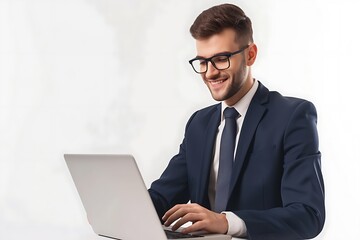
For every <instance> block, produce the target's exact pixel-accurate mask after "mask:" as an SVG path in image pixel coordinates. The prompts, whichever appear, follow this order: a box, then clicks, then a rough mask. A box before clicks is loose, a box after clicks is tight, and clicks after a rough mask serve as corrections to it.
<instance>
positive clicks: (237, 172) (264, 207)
mask: <svg viewBox="0 0 360 240" xmlns="http://www.w3.org/2000/svg"><path fill="white" fill-rule="evenodd" d="M220 111H221V105H220V104H216V105H213V106H210V107H207V108H204V109H202V110H199V111H197V112H195V113H194V114H193V115H192V116H191V118H190V119H189V121H188V123H187V125H186V130H185V136H184V139H183V142H182V144H181V145H180V150H179V153H178V154H177V155H175V156H174V157H173V158H172V159H171V161H170V163H169V165H168V166H167V168H166V169H165V171H164V173H163V174H162V175H161V177H160V179H159V180H157V181H155V182H153V184H152V185H151V188H150V189H149V193H150V196H151V198H152V200H153V203H154V205H155V208H156V210H157V212H158V215H159V217H161V216H163V214H164V213H165V212H166V211H167V210H168V209H170V208H171V207H173V206H174V205H175V204H178V203H187V202H188V201H189V200H190V201H191V202H193V203H198V204H200V205H202V206H204V207H206V208H209V209H210V204H209V199H208V185H209V173H210V168H211V164H212V160H213V152H214V143H215V137H216V133H217V130H218V126H219V124H220V116H221V113H220ZM316 122H317V115H316V109H315V107H314V105H313V104H312V103H311V102H308V101H306V100H302V99H297V98H291V97H283V96H281V95H280V94H279V93H277V92H269V90H268V89H267V88H266V87H264V86H263V85H262V84H261V83H260V84H259V87H258V89H257V91H256V93H255V95H254V97H253V99H252V101H251V103H250V106H249V108H248V110H247V113H246V117H245V119H244V122H243V126H242V129H241V133H240V137H239V142H238V147H237V151H236V156H235V163H234V168H233V171H232V172H231V173H229V174H231V179H232V181H231V186H230V196H229V200H228V204H227V210H228V211H232V212H234V213H235V214H236V215H237V216H239V217H240V218H242V219H243V220H244V221H245V224H246V227H247V230H248V237H249V239H276V240H279V239H286V240H289V239H305V238H312V237H315V236H316V235H317V234H319V233H320V232H321V230H322V228H323V225H324V221H325V206H324V184H323V178H322V173H321V169H320V156H321V155H320V152H319V149H318V145H319V144H318V135H317V128H316Z"/></svg>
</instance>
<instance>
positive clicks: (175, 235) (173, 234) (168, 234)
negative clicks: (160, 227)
mask: <svg viewBox="0 0 360 240" xmlns="http://www.w3.org/2000/svg"><path fill="white" fill-rule="evenodd" d="M164 231H165V233H166V237H167V239H180V238H197V237H204V236H201V235H192V234H186V233H181V232H174V231H170V230H164Z"/></svg>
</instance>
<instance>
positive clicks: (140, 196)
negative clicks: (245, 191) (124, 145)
mask: <svg viewBox="0 0 360 240" xmlns="http://www.w3.org/2000/svg"><path fill="white" fill-rule="evenodd" d="M64 158H65V161H66V164H67V166H68V169H69V172H70V174H71V176H72V179H73V181H74V183H75V186H76V189H77V191H78V193H79V196H80V199H81V202H82V204H83V206H84V208H85V211H86V214H87V218H88V221H89V223H90V225H91V227H92V229H93V231H94V232H95V233H96V234H98V235H99V236H102V237H106V238H109V239H123V240H138V239H156V240H166V239H177V238H187V239H189V240H195V239H196V240H207V239H211V240H225V239H231V236H228V235H222V234H208V233H204V232H198V233H193V234H186V235H185V234H182V233H180V232H172V231H169V230H170V228H166V227H164V226H163V225H162V224H161V222H160V219H159V217H158V215H157V213H156V210H155V207H154V205H153V203H152V201H151V198H150V195H149V193H148V191H147V188H146V186H145V183H144V181H143V179H142V177H141V174H140V171H139V169H138V167H137V164H136V162H135V159H134V157H133V156H131V155H122V154H115V155H111V154H106V155H102V154H91V155H90V154H65V155H64ZM166 232H167V233H166ZM169 232H170V233H169ZM167 234H168V235H175V236H167ZM176 235H180V236H176Z"/></svg>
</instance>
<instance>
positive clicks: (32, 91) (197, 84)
mask: <svg viewBox="0 0 360 240" xmlns="http://www.w3.org/2000/svg"><path fill="white" fill-rule="evenodd" d="M233 2H234V3H237V4H238V5H239V6H241V7H242V8H243V9H244V11H245V12H246V13H247V15H248V16H249V17H250V18H251V19H252V21H253V28H254V39H255V42H256V43H257V45H258V49H259V55H258V59H257V62H256V63H255V65H254V67H253V75H254V77H256V78H257V79H259V80H260V81H261V82H262V83H263V84H265V85H266V86H267V87H268V88H269V89H270V90H277V91H279V92H280V93H282V94H283V95H291V96H296V97H301V98H306V99H308V100H310V101H312V102H313V103H314V104H315V105H316V107H317V110H318V130H319V135H320V148H321V149H320V150H321V152H322V154H323V156H322V164H323V165H322V167H323V174H324V178H325V184H326V204H327V221H326V225H325V228H324V231H323V232H322V233H321V235H320V236H319V237H318V239H354V238H358V237H359V236H360V230H359V229H360V228H359V226H360V207H359V203H360V196H359V193H360V190H359V189H360V188H359V187H358V184H359V183H360V172H359V170H360V163H359V161H360V154H359V152H360V151H359V148H360V144H359V143H360V141H359V137H360V130H359V124H358V120H357V117H358V116H359V114H358V113H357V112H358V111H359V106H358V104H359V100H358V97H359V90H358V84H357V82H358V81H359V74H358V70H359V66H360V65H359V61H358V56H359V53H360V47H359V42H360V34H359V32H358V26H357V25H358V23H359V22H360V16H359V12H358V10H359V7H360V4H359V3H358V1H356V0H353V1H351V0H305V1H299V0H273V1H267V0H254V1H245V0H242V1H233ZM217 3H221V2H220V1H214V0H213V1H193V0H181V1H179V0H176V1H175V0H169V1H164V0H163V1H160V0H152V1H146V0H131V1H130V0H127V1H125V0H51V1H50V0H48V1H46V0H32V1H26V0H23V1H21V0H0V238H1V239H20V236H21V235H19V232H23V234H27V232H31V231H37V230H39V231H48V233H50V232H51V233H53V232H54V231H55V232H56V231H57V232H61V233H62V234H64V232H67V233H68V234H67V235H66V236H67V237H68V238H66V237H65V238H64V237H62V238H61V239H72V237H71V236H72V235H71V231H72V230H73V229H81V228H83V227H85V228H87V227H88V224H87V221H86V217H85V214H84V210H83V208H82V205H81V203H80V200H79V198H78V195H77V193H76V190H75V188H74V186H73V183H72V180H71V178H70V175H69V173H68V171H67V168H66V165H65V162H64V160H63V154H64V153H69V152H86V153H132V154H133V155H134V156H135V158H136V159H137V161H138V164H139V167H140V169H141V172H142V174H143V176H144V179H145V182H146V184H147V185H149V184H150V183H151V182H152V181H153V180H155V179H156V178H157V177H159V175H160V174H161V172H162V170H163V169H164V168H165V166H166V164H167V162H168V161H169V159H170V158H171V157H172V155H174V154H175V153H176V152H177V150H178V146H179V144H180V142H181V140H182V136H183V130H184V127H185V124H186V122H187V119H188V118H189V117H190V115H191V113H192V112H193V111H195V110H197V109H199V108H202V107H205V106H207V105H210V104H213V103H214V101H213V100H212V98H211V96H210V94H209V93H208V90H207V88H206V86H205V85H204V84H203V83H202V81H201V80H200V77H199V76H197V75H196V74H195V73H194V72H193V70H192V69H191V67H190V65H189V64H188V62H187V60H189V59H190V58H192V57H194V56H195V54H196V52H195V45H194V40H193V39H192V38H191V36H190V34H189V31H188V29H189V27H190V25H191V23H192V22H193V20H194V18H195V17H196V16H197V15H198V14H199V13H200V12H201V11H202V10H204V9H206V8H208V7H210V6H212V5H214V4H217ZM9 229H10V230H9ZM34 229H35V230H34ZM14 231H18V232H17V233H16V232H14ZM24 236H26V235H24ZM27 236H28V238H34V239H35V238H37V239H42V237H44V236H45V235H39V236H37V237H33V236H32V235H27ZM64 236H65V235H64ZM44 239H45V238H44Z"/></svg>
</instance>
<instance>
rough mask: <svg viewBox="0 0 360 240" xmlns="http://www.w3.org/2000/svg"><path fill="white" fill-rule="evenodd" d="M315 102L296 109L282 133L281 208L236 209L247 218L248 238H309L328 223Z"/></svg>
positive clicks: (288, 239)
mask: <svg viewBox="0 0 360 240" xmlns="http://www.w3.org/2000/svg"><path fill="white" fill-rule="evenodd" d="M316 122H317V115H316V109H315V107H314V105H313V104H312V103H310V102H307V101H304V102H302V103H300V104H299V105H298V106H297V107H296V108H295V109H294V111H293V113H292V115H291V117H290V119H289V121H288V123H287V126H286V130H285V133H284V136H283V143H284V145H283V151H284V165H283V177H282V179H281V198H282V203H283V206H282V207H278V208H272V209H268V210H239V211H233V212H234V213H235V214H236V215H237V216H239V217H240V218H241V219H243V220H244V221H245V224H246V227H247V231H248V238H249V239H254V240H257V239H266V240H271V239H276V240H281V239H284V240H290V239H308V238H313V237H315V236H316V235H318V234H319V233H320V232H321V230H322V228H323V225H324V222H325V206H324V183H323V178H322V174H321V169H320V167H321V166H320V158H321V154H320V152H319V150H318V135H317V129H316Z"/></svg>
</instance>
